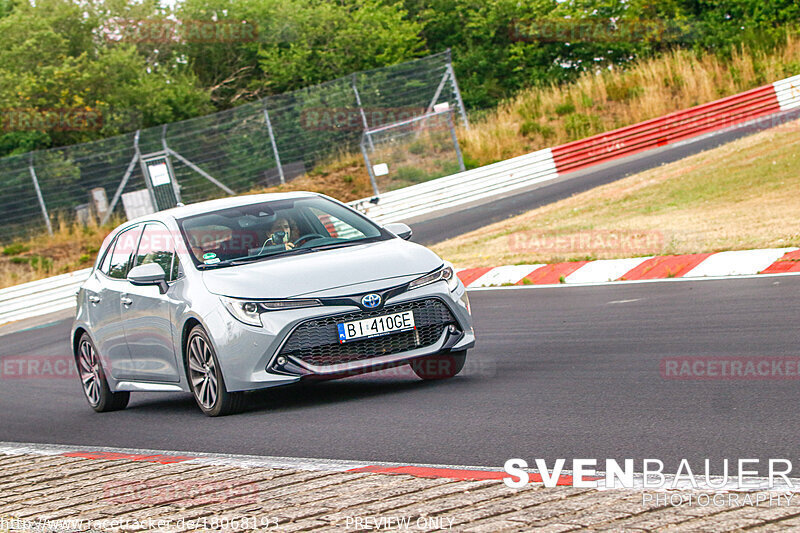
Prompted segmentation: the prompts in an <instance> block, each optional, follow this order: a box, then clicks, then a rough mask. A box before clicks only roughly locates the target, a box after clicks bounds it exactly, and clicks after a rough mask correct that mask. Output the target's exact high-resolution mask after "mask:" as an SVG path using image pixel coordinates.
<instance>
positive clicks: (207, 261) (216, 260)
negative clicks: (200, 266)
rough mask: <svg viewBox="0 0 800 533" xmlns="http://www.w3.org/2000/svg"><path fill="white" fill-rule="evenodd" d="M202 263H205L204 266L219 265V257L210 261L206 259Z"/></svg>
mask: <svg viewBox="0 0 800 533" xmlns="http://www.w3.org/2000/svg"><path fill="white" fill-rule="evenodd" d="M203 263H205V264H206V265H216V264H217V263H219V257H213V258H211V259H206V260H205V261H203Z"/></svg>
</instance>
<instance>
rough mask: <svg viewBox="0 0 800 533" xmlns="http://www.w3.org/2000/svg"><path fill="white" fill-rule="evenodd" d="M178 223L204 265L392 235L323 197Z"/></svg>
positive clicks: (235, 209) (241, 208) (254, 206)
mask: <svg viewBox="0 0 800 533" xmlns="http://www.w3.org/2000/svg"><path fill="white" fill-rule="evenodd" d="M178 223H179V224H180V227H181V233H182V234H183V237H184V239H185V241H186V245H187V246H188V248H189V250H191V252H192V255H193V257H194V259H195V264H197V265H198V266H199V267H200V268H216V267H222V266H231V265H237V264H242V263H246V262H250V261H258V260H261V259H267V258H270V257H276V256H283V255H289V254H298V253H309V252H313V251H316V250H320V249H326V248H333V247H338V246H348V245H351V244H359V243H364V242H369V241H373V240H380V239H384V238H389V235H388V234H386V233H385V232H383V231H381V229H380V228H379V227H378V226H376V225H375V224H373V223H372V222H370V221H369V220H367V219H366V218H364V217H362V216H361V215H359V214H358V213H356V212H354V211H353V210H351V209H348V208H346V207H344V206H342V205H339V204H337V203H336V202H332V201H330V200H327V199H325V198H321V197H308V198H295V199H290V200H276V201H271V202H261V203H256V204H250V205H244V206H239V207H232V208H227V209H220V210H218V211H210V212H208V213H203V214H202V215H195V216H191V217H186V218H183V219H181V220H179V221H178Z"/></svg>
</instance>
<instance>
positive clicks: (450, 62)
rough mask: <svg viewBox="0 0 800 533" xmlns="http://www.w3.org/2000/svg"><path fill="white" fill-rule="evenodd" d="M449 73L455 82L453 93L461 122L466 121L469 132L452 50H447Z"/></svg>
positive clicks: (465, 124)
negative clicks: (454, 68)
mask: <svg viewBox="0 0 800 533" xmlns="http://www.w3.org/2000/svg"><path fill="white" fill-rule="evenodd" d="M447 71H448V72H449V73H450V79H451V80H453V93H454V94H455V96H456V101H457V102H458V110H459V112H460V113H461V120H463V121H464V127H465V128H467V130H469V121H468V120H467V112H466V110H465V109H464V101H463V100H462V99H461V91H460V90H459V89H458V82H457V81H456V73H455V71H454V70H453V59H452V54H451V53H450V49H449V48H448V49H447Z"/></svg>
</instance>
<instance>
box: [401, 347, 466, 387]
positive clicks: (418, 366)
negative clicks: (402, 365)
mask: <svg viewBox="0 0 800 533" xmlns="http://www.w3.org/2000/svg"><path fill="white" fill-rule="evenodd" d="M466 361H467V351H466V350H463V351H460V352H446V353H439V354H436V355H429V356H427V357H421V358H419V359H415V360H414V361H411V369H412V370H413V371H414V373H415V374H416V375H417V376H418V377H419V378H420V379H424V380H426V381H430V380H437V379H450V378H452V377H455V376H456V375H458V373H459V372H461V370H462V369H463V368H464V364H465V363H466Z"/></svg>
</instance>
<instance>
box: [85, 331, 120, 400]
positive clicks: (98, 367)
mask: <svg viewBox="0 0 800 533" xmlns="http://www.w3.org/2000/svg"><path fill="white" fill-rule="evenodd" d="M76 360H77V361H76V362H77V364H78V375H80V378H81V385H83V394H84V395H85V396H86V401H88V402H89V405H90V406H91V408H92V409H94V410H95V411H97V412H98V413H105V412H108V411H119V410H120V409H125V407H127V406H128V400H130V397H131V393H130V392H111V389H110V388H109V386H108V380H106V374H105V372H104V371H103V365H102V364H101V363H100V356H99V355H98V353H97V350H96V349H95V347H94V344H92V339H90V338H89V335H87V334H86V333H84V334H83V335H81V339H80V341H78V355H77V357H76Z"/></svg>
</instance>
